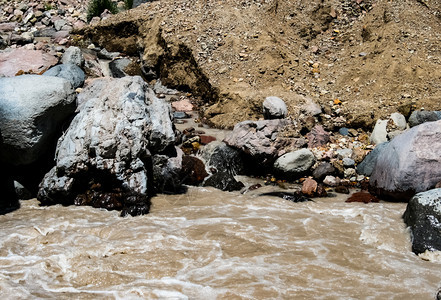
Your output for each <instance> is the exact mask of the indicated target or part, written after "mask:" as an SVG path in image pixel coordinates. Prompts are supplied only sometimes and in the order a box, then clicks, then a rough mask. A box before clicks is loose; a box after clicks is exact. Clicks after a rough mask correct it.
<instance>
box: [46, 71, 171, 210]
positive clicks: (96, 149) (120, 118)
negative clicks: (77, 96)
mask: <svg viewBox="0 0 441 300" xmlns="http://www.w3.org/2000/svg"><path fill="white" fill-rule="evenodd" d="M85 93H86V94H87V95H89V97H90V98H89V99H87V100H85V102H84V103H83V104H82V106H81V109H80V112H79V113H78V115H76V116H75V118H74V120H73V121H72V123H71V125H70V126H69V128H68V130H67V131H66V132H65V134H64V135H63V136H62V137H61V138H60V140H59V141H58V146H57V156H56V166H55V167H54V168H53V169H52V170H51V171H50V172H48V173H47V174H46V176H45V178H44V180H43V182H42V183H41V185H40V189H39V192H38V199H39V200H40V201H41V203H42V204H55V203H62V204H68V205H69V204H74V203H75V204H77V205H85V204H87V205H92V206H95V207H104V208H108V209H122V210H123V211H122V214H123V215H125V214H131V215H137V214H144V213H147V212H148V211H149V207H150V200H149V197H150V196H151V195H152V194H153V193H154V190H153V188H152V186H153V183H152V182H151V181H152V180H153V176H152V172H153V170H152V154H155V153H160V152H161V151H164V150H165V149H166V148H167V147H169V146H172V145H173V144H174V141H175V135H174V131H173V124H172V121H171V109H170V106H169V105H168V104H167V103H165V102H164V101H162V100H160V99H158V98H156V97H155V95H154V93H153V91H152V90H151V89H149V88H148V87H147V84H146V83H145V82H144V81H143V80H142V78H141V77H137V76H135V77H124V78H122V79H113V78H104V79H99V80H96V81H94V82H93V83H92V84H90V85H89V86H88V87H87V88H86V89H85Z"/></svg>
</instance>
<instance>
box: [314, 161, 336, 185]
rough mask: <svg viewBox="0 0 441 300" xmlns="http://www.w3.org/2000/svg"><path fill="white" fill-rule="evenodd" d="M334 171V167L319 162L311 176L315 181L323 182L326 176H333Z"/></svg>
mask: <svg viewBox="0 0 441 300" xmlns="http://www.w3.org/2000/svg"><path fill="white" fill-rule="evenodd" d="M335 173H336V170H335V168H334V166H333V165H332V164H330V163H328V162H321V163H320V164H319V165H318V166H317V168H315V170H314V172H312V176H313V177H314V179H315V180H318V181H323V179H325V177H326V176H328V175H335Z"/></svg>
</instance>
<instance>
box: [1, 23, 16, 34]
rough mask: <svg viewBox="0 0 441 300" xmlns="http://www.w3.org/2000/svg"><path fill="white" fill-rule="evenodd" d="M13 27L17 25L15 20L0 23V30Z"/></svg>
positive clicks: (3, 30) (11, 29) (4, 30)
mask: <svg viewBox="0 0 441 300" xmlns="http://www.w3.org/2000/svg"><path fill="white" fill-rule="evenodd" d="M15 27H17V22H9V23H1V24H0V32H8V31H14V29H15Z"/></svg>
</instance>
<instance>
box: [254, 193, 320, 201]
mask: <svg viewBox="0 0 441 300" xmlns="http://www.w3.org/2000/svg"><path fill="white" fill-rule="evenodd" d="M259 196H272V197H279V198H282V199H284V200H288V201H292V202H306V201H312V200H311V199H309V198H307V197H305V196H304V195H302V193H300V192H293V193H289V192H269V193H263V194H260V195H259Z"/></svg>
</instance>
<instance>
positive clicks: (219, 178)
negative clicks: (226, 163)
mask: <svg viewBox="0 0 441 300" xmlns="http://www.w3.org/2000/svg"><path fill="white" fill-rule="evenodd" d="M204 186H212V187H214V188H217V189H220V190H222V191H228V192H232V191H238V190H240V189H242V188H243V187H245V185H244V184H243V183H242V182H240V181H237V180H236V179H235V178H234V176H233V175H232V174H231V173H230V172H225V171H223V172H217V173H214V174H213V175H211V176H210V177H208V179H207V180H205V182H204Z"/></svg>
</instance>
